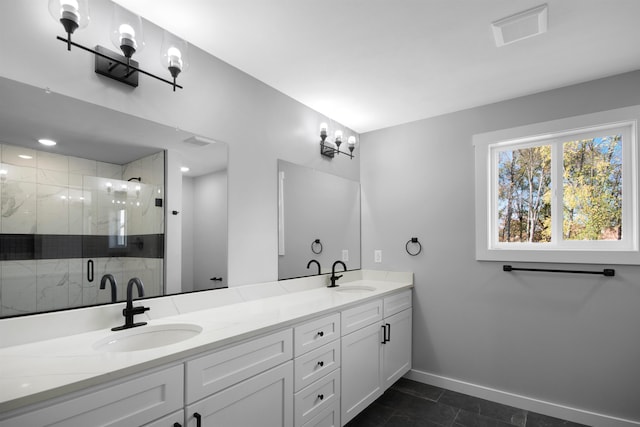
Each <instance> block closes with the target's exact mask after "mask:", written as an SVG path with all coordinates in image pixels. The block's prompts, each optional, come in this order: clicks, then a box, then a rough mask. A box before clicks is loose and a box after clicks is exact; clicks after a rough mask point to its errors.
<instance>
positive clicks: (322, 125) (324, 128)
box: [320, 123, 329, 133]
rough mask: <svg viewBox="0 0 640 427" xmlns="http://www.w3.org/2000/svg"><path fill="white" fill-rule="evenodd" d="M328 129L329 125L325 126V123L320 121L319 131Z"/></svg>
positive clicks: (325, 131) (324, 131)
mask: <svg viewBox="0 0 640 427" xmlns="http://www.w3.org/2000/svg"><path fill="white" fill-rule="evenodd" d="M328 129H329V127H328V126H327V124H326V123H320V132H321V133H327V130H328Z"/></svg>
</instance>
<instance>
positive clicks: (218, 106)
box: [0, 0, 360, 286]
mask: <svg viewBox="0 0 640 427" xmlns="http://www.w3.org/2000/svg"><path fill="white" fill-rule="evenodd" d="M90 3H91V5H90V7H91V23H90V24H89V26H88V27H87V28H85V29H83V30H78V31H77V32H76V34H74V36H73V39H74V40H75V41H76V42H78V43H82V44H84V45H87V46H95V45H96V44H100V45H103V46H105V47H107V48H109V49H112V50H115V47H113V45H112V43H111V41H110V38H109V34H110V31H109V25H110V21H111V9H110V5H111V3H110V2H108V1H107V0H92V1H91V2H90ZM0 15H2V16H13V17H20V18H19V19H9V20H7V22H5V23H4V25H2V26H0V40H4V41H8V40H11V43H9V42H6V43H3V44H2V48H3V55H4V57H5V58H10V60H8V61H5V63H4V65H3V66H2V68H1V69H0V75H2V76H4V77H7V78H10V79H13V80H17V81H20V82H23V83H26V84H30V85H33V86H36V87H42V88H45V87H48V88H50V89H51V90H52V91H53V92H57V93H61V94H64V95H67V96H71V97H73V98H77V99H80V100H83V101H87V102H91V103H95V104H99V105H102V106H104V107H107V108H111V109H114V110H118V111H122V112H124V113H128V114H131V115H134V116H137V117H142V118H145V119H149V120H153V121H156V122H159V123H163V124H166V125H169V126H177V127H179V128H181V129H186V130H189V131H191V132H194V133H197V134H200V135H204V136H207V137H209V138H211V139H214V140H218V141H222V142H226V143H228V144H229V169H228V172H229V284H230V286H234V285H238V284H245V283H253V282H261V281H271V280H276V279H277V265H278V258H277V242H278V241H277V228H276V225H277V178H276V177H277V173H276V170H277V165H276V161H277V159H278V158H281V159H284V160H288V161H291V162H295V163H298V164H301V165H305V166H309V167H314V168H317V169H321V170H325V171H330V172H331V173H334V174H336V175H340V176H344V177H347V178H350V179H353V180H358V179H359V175H360V169H359V149H358V148H356V159H354V160H353V161H348V160H347V159H334V160H333V161H327V160H325V159H322V158H321V156H320V154H319V145H318V143H319V137H318V136H317V135H318V131H319V125H320V123H321V122H329V121H330V119H329V118H327V117H325V116H322V115H321V114H319V113H317V112H315V111H313V110H311V109H310V108H307V107H305V106H304V105H302V104H300V103H298V102H296V101H294V100H293V99H291V98H289V97H287V96H285V95H283V94H282V93H280V92H278V91H276V90H275V89H273V88H271V87H269V86H267V85H265V84H264V83H262V82H260V81H258V80H256V79H254V78H252V77H251V76H249V75H247V74H245V73H243V72H241V71H239V70H238V69H236V68H233V67H232V66H230V65H228V64H226V63H224V62H222V61H220V60H219V59H217V58H215V57H213V56H211V55H208V54H206V53H204V52H202V51H200V50H198V49H197V48H195V47H191V49H190V51H189V56H190V59H189V63H190V67H189V69H188V70H187V71H186V72H185V73H184V74H183V75H181V76H180V78H179V82H180V83H181V84H182V85H184V87H185V89H184V90H178V91H177V92H176V93H173V92H172V91H171V88H170V87H169V86H168V85H166V84H163V83H160V82H157V81H155V80H153V79H151V78H147V77H145V76H141V77H140V85H139V86H138V87H137V88H135V89H132V88H130V87H128V86H126V85H123V84H120V83H117V82H115V81H113V80H109V79H104V78H102V77H101V76H98V75H97V74H95V72H94V71H93V61H94V58H93V56H92V55H90V54H88V53H86V52H83V51H81V50H80V49H72V50H71V52H67V50H66V47H65V45H64V44H63V43H62V42H60V41H58V40H56V36H57V35H63V29H62V26H61V25H60V23H57V22H54V20H53V19H52V18H51V16H50V15H49V11H48V9H47V5H46V2H43V1H19V2H6V1H3V2H0ZM145 39H146V46H145V48H144V50H143V51H141V52H140V53H139V54H136V55H135V58H134V59H136V60H137V61H139V62H140V64H141V67H142V68H143V69H145V70H147V71H149V72H152V73H156V74H158V75H161V76H168V72H167V71H166V70H165V69H163V67H162V65H161V61H160V45H161V43H162V31H161V30H160V29H159V28H158V27H155V26H153V25H146V26H145ZM2 102H9V101H6V100H4V99H3V100H2Z"/></svg>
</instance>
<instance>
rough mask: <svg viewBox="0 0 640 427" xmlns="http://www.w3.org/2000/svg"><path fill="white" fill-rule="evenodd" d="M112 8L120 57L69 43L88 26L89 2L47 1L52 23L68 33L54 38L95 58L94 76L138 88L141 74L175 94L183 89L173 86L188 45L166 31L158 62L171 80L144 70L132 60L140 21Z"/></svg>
mask: <svg viewBox="0 0 640 427" xmlns="http://www.w3.org/2000/svg"><path fill="white" fill-rule="evenodd" d="M113 8H114V9H113V18H112V22H111V41H112V42H113V44H114V45H115V46H116V47H118V48H119V49H120V50H121V51H122V55H120V54H118V53H116V52H113V51H111V50H109V49H106V48H105V47H102V46H96V47H95V49H93V48H90V47H86V46H83V45H81V44H79V43H75V42H73V41H72V40H71V34H73V33H74V31H75V30H77V29H79V28H80V29H82V28H85V27H86V26H87V25H88V24H89V20H90V19H89V2H88V0H49V13H51V16H52V17H53V19H54V20H56V21H59V22H60V23H61V24H62V26H63V27H64V30H65V32H66V33H67V37H66V38H64V37H60V36H58V37H57V39H58V40H60V41H62V42H64V43H66V45H67V50H71V46H74V47H77V48H79V49H82V50H85V51H87V52H90V53H93V54H94V55H95V59H96V60H95V71H96V73H98V74H101V75H103V76H106V77H109V78H112V79H114V80H117V81H119V82H122V83H125V84H128V85H130V86H133V87H137V86H138V75H139V74H144V75H147V76H149V77H153V78H154V79H156V80H160V81H162V82H165V83H168V84H170V85H171V86H173V91H174V92H175V90H176V88H180V89H182V86H180V85H179V84H177V83H176V79H177V78H178V75H179V74H180V73H181V72H182V71H184V70H185V69H186V67H187V61H186V53H187V43H186V42H185V41H184V40H182V39H180V38H178V37H176V36H174V35H173V34H171V33H168V32H166V31H165V33H164V37H163V40H162V54H161V60H162V63H163V65H164V66H165V67H166V68H167V69H168V70H169V74H171V77H172V79H173V80H167V79H164V78H162V77H159V76H156V75H155V74H151V73H149V72H147V71H144V70H142V69H141V68H139V66H138V62H137V61H134V60H133V59H131V57H132V56H133V54H134V53H136V52H140V50H142V49H143V48H144V44H145V43H144V38H143V32H142V18H140V16H138V15H136V14H134V13H131V12H129V11H128V10H126V9H124V8H122V7H120V6H118V5H116V4H115V3H114V4H113Z"/></svg>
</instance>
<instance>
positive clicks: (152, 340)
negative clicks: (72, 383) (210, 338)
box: [93, 323, 202, 352]
mask: <svg viewBox="0 0 640 427" xmlns="http://www.w3.org/2000/svg"><path fill="white" fill-rule="evenodd" d="M200 332H202V328H201V327H200V326H198V325H192V324H190V323H173V324H167V325H152V326H139V327H136V328H131V329H127V330H125V331H122V332H115V333H113V334H112V335H110V336H108V337H106V338H103V339H101V340H100V341H97V342H95V343H94V344H93V348H94V349H95V350H98V351H104V352H125V351H138V350H148V349H151V348H157V347H162V346H165V345H170V344H175V343H178V342H180V341H184V340H188V339H189V338H193V337H195V336H196V335H198V334H199V333H200Z"/></svg>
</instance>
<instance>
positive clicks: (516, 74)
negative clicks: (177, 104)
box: [116, 0, 640, 132]
mask: <svg viewBox="0 0 640 427" xmlns="http://www.w3.org/2000/svg"><path fill="white" fill-rule="evenodd" d="M116 1H117V3H120V4H121V5H123V6H124V7H126V8H128V9H130V10H132V11H134V12H136V13H138V14H140V15H142V16H143V17H145V18H146V19H148V20H150V21H152V22H154V23H155V24H157V25H159V26H160V27H163V28H166V29H167V30H169V31H171V32H173V33H175V34H177V35H179V36H180V37H182V38H184V39H186V40H188V41H189V42H191V43H192V44H194V45H196V46H198V47H199V48H201V49H203V50H205V51H207V52H209V53H211V54H212V55H214V56H216V57H218V58H220V59H222V60H224V61H226V62H228V63H229V64H231V65H233V66H235V67H237V68H239V69H240V70H242V71H244V72H246V73H248V74H250V75H252V76H254V77H255V78H257V79H259V80H261V81H263V82H265V83H266V84H268V85H270V86H272V87H274V88H276V89H278V90H279V91H281V92H283V93H285V94H287V95H289V96H291V97H292V98H294V99H297V100H298V101H300V102H301V103H303V104H305V105H308V106H309V107H311V108H313V109H314V110H317V111H319V112H321V113H322V114H325V115H327V116H329V117H330V118H332V119H333V120H337V121H339V122H341V123H342V124H344V125H346V126H348V127H350V128H352V129H353V130H355V131H357V132H367V131H371V130H375V129H379V128H384V127H388V126H392V125H397V124H400V123H405V122H409V121H413V120H418V119H422V118H426V117H432V116H436V115H440V114H444V113H448V112H453V111H458V110H461V109H466V108H471V107H474V106H478V105H484V104H488V103H492V102H497V101H500V100H504V99H509V98H514V97H517V96H522V95H526V94H531V93H536V92H540V91H544V90H548V89H553V88H557V87H561V86H566V85H569V84H572V83H578V82H583V81H588V80H592V79H595V78H600V77H605V76H609V75H614V74H618V73H622V72H626V71H631V70H635V69H639V68H640V48H639V46H640V45H639V43H638V41H640V25H638V23H637V21H638V19H639V17H640V1H638V0H546V3H547V4H548V6H549V30H548V32H547V33H545V34H543V35H540V36H536V37H533V38H529V39H526V40H523V41H521V42H518V43H514V44H511V45H507V46H503V47H500V48H498V47H496V46H495V43H494V40H493V35H492V30H491V25H490V24H491V22H493V21H496V20H498V19H500V18H504V17H506V16H509V15H512V14H514V13H517V12H520V11H523V10H526V9H529V8H531V7H534V6H538V5H540V4H543V3H545V0H268V1H267V0H180V1H176V0H116Z"/></svg>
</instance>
